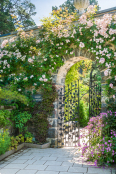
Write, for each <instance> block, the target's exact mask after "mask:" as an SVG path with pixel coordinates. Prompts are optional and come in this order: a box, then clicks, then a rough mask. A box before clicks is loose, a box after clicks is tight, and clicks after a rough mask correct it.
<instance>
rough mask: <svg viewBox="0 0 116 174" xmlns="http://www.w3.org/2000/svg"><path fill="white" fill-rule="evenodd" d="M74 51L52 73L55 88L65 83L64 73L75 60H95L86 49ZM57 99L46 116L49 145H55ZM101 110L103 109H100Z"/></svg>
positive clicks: (103, 102)
mask: <svg viewBox="0 0 116 174" xmlns="http://www.w3.org/2000/svg"><path fill="white" fill-rule="evenodd" d="M74 52H75V56H73V55H68V56H64V57H63V58H64V65H63V66H61V67H60V68H59V69H58V70H57V72H56V73H54V74H53V75H52V80H53V83H55V85H56V88H57V89H58V88H61V87H63V86H64V85H65V78H66V74H67V72H68V71H69V69H70V68H71V67H72V66H73V65H74V64H75V63H77V62H79V61H81V60H86V59H90V60H93V61H94V60H95V55H93V54H92V53H90V52H89V51H87V50H82V49H79V48H75V49H74ZM101 75H102V77H103V76H104V73H103V72H101ZM104 82H105V81H104V79H103V78H102V82H101V83H102V86H104V85H105V83H104ZM101 100H102V107H104V106H105V100H104V99H103V95H102V99H101ZM57 102H58V101H57V99H56V101H55V102H54V103H53V104H54V112H53V114H52V116H50V117H49V118H48V121H49V124H50V127H49V130H48V138H47V140H48V141H49V142H50V143H51V145H52V146H53V147H54V146H57V118H58V115H57V114H58V112H57ZM102 111H103V109H102Z"/></svg>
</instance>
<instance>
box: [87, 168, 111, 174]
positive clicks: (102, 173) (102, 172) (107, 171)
mask: <svg viewBox="0 0 116 174" xmlns="http://www.w3.org/2000/svg"><path fill="white" fill-rule="evenodd" d="M88 173H92V174H93V173H99V174H110V173H111V170H110V169H103V168H102V169H100V168H88Z"/></svg>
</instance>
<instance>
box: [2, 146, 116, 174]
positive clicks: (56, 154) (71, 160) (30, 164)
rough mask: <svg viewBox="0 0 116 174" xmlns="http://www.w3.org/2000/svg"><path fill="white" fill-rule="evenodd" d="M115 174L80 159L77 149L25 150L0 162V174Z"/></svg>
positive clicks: (84, 159) (113, 171) (115, 173)
mask: <svg viewBox="0 0 116 174" xmlns="http://www.w3.org/2000/svg"><path fill="white" fill-rule="evenodd" d="M76 173H77V174H116V172H115V169H114V168H105V169H103V168H97V167H95V166H93V164H92V163H91V165H90V164H88V163H87V162H86V158H83V157H81V153H80V152H78V148H60V149H56V148H48V149H36V148H27V149H22V150H20V151H18V152H17V153H15V154H13V155H11V156H9V157H7V158H5V159H4V160H2V161H0V174H76Z"/></svg>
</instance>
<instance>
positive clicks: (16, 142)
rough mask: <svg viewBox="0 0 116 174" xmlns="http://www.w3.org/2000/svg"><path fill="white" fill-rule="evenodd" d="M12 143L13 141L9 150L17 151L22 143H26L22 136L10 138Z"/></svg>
mask: <svg viewBox="0 0 116 174" xmlns="http://www.w3.org/2000/svg"><path fill="white" fill-rule="evenodd" d="M10 141H11V145H10V147H9V150H13V149H16V150H17V146H18V145H19V144H20V143H23V142H24V136H23V135H22V134H20V135H18V136H16V137H14V136H12V137H11V138H10Z"/></svg>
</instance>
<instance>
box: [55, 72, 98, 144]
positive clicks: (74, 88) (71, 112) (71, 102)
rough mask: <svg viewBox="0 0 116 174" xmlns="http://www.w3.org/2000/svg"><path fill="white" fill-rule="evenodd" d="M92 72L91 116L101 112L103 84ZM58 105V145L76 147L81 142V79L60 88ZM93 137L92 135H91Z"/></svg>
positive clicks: (90, 91)
mask: <svg viewBox="0 0 116 174" xmlns="http://www.w3.org/2000/svg"><path fill="white" fill-rule="evenodd" d="M93 72H94V69H92V71H91V73H90V82H89V118H91V117H95V116H97V115H99V114H100V112H101V84H100V83H98V81H97V73H93ZM57 103H58V105H57V116H58V118H57V124H58V125H57V147H63V146H64V147H75V146H78V144H80V139H79V135H80V125H79V119H80V118H79V114H80V113H79V103H80V90H79V80H78V81H77V82H75V83H74V84H73V83H71V84H69V85H67V86H65V87H63V88H60V89H59V90H58V102H57ZM89 138H92V137H89Z"/></svg>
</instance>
